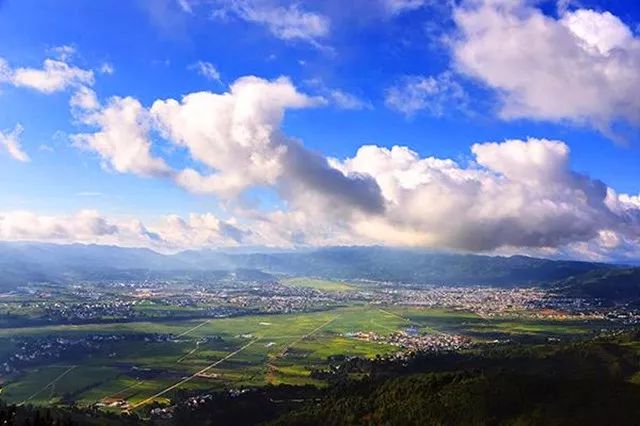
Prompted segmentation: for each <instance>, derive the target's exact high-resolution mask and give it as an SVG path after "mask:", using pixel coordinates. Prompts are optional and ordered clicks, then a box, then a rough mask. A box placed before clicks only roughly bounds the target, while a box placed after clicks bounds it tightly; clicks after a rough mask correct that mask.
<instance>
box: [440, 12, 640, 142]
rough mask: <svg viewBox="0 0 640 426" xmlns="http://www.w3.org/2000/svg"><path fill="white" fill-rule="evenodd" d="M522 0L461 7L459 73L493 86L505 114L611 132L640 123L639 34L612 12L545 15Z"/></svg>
mask: <svg viewBox="0 0 640 426" xmlns="http://www.w3.org/2000/svg"><path fill="white" fill-rule="evenodd" d="M529 4H530V2H525V1H524V0H514V1H506V0H469V1H466V2H463V4H462V5H461V6H459V7H457V8H456V9H455V12H454V20H455V22H456V24H457V27H458V29H459V33H460V34H459V37H458V38H457V39H455V40H454V41H453V43H452V49H453V55H454V57H455V64H456V67H457V68H458V70H459V71H461V72H463V73H465V74H467V75H469V76H471V77H474V78H476V79H478V80H480V81H482V82H483V83H485V84H486V85H487V86H489V87H491V88H493V89H495V90H496V91H497V92H498V93H499V95H500V97H501V101H502V106H501V110H500V115H501V116H502V117H503V118H505V119H513V118H532V119H539V120H550V121H560V120H570V121H574V122H577V123H584V124H587V125H591V126H594V127H596V128H598V129H600V130H601V131H603V132H605V133H606V132H608V129H609V126H610V125H611V123H612V122H616V121H619V120H622V121H626V122H627V123H629V124H631V125H633V126H637V125H639V124H640V97H638V96H637V91H638V87H640V39H639V38H638V37H634V35H633V33H632V32H631V30H630V29H629V27H628V26H627V25H625V24H624V23H623V22H622V21H621V20H620V19H619V18H617V17H615V16H614V15H612V14H611V13H609V12H596V11H593V10H588V9H578V10H568V9H566V10H564V12H563V15H562V17H561V18H560V19H555V18H553V17H550V16H547V15H544V14H543V12H542V11H540V10H539V9H536V8H534V7H532V6H529Z"/></svg>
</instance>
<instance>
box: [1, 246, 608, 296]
mask: <svg viewBox="0 0 640 426" xmlns="http://www.w3.org/2000/svg"><path fill="white" fill-rule="evenodd" d="M618 269H620V267H616V266H613V265H607V264H602V263H591V262H575V261H556V260H549V259H536V258H531V257H526V256H511V257H491V256H479V255H461V254H443V253H433V252H429V251H425V250H412V249H397V248H385V247H334V248H323V249H317V250H300V251H289V252H267V251H263V252H260V253H245V252H234V251H231V252H222V251H217V250H190V251H184V252H181V253H177V254H174V255H163V254H160V253H157V252H154V251H152V250H149V249H138V248H123V247H113V246H99V245H81V244H71V245H56V244H41V243H0V287H3V288H12V287H15V286H17V285H22V284H25V283H27V282H30V281H50V282H68V281H69V280H73V279H144V278H161V277H165V278H171V277H187V278H189V277H190V278H194V277H195V278H198V279H206V278H207V277H208V276H211V277H216V278H220V277H225V276H228V274H227V273H228V272H234V273H236V276H240V277H254V278H255V277H261V279H265V277H269V275H264V274H263V273H266V274H286V275H302V276H315V277H325V278H336V279H345V280H355V279H370V280H381V281H397V282H406V283H418V284H460V285H470V284H482V285H496V286H507V287H508V286H519V285H536V284H544V283H547V284H549V283H554V282H559V281H561V280H568V279H571V278H572V277H578V276H582V275H584V274H587V273H593V274H598V273H600V272H606V271H616V270H618ZM221 271H222V272H221ZM224 271H227V272H224ZM260 271H261V272H260Z"/></svg>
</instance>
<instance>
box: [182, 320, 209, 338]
mask: <svg viewBox="0 0 640 426" xmlns="http://www.w3.org/2000/svg"><path fill="white" fill-rule="evenodd" d="M210 321H211V320H206V321H205V322H203V323H202V324H198V325H196V326H195V327H192V328H190V329H188V330H187V331H183V332H182V333H180V334H178V335H177V336H176V338H178V337H182V336H184V335H187V334H189V333H191V332H192V331H195V330H197V329H199V328H200V327H202V326H204V325H206V324H209V322H210Z"/></svg>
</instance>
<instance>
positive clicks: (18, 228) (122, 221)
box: [0, 210, 251, 251]
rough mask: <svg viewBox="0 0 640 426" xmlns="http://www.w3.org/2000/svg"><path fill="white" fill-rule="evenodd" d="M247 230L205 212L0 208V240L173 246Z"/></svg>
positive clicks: (211, 243)
mask: <svg viewBox="0 0 640 426" xmlns="http://www.w3.org/2000/svg"><path fill="white" fill-rule="evenodd" d="M250 234H251V233H250V232H249V231H243V230H240V229H239V228H237V227H236V226H234V225H233V224H232V223H230V222H229V221H223V220H220V219H218V218H217V217H215V216H213V215H211V214H208V213H206V214H190V215H189V216H188V217H186V218H182V217H180V216H177V215H168V216H164V217H161V218H159V219H158V220H156V221H154V222H152V223H150V224H143V223H142V222H141V221H140V220H138V219H135V218H119V217H106V216H104V215H102V214H100V212H98V211H96V210H80V211H78V212H76V213H73V214H59V215H38V214H35V213H33V212H29V211H9V212H0V240H3V241H47V242H56V243H93V244H116V245H120V246H128V247H150V248H153V249H156V250H160V251H176V250H179V249H184V248H199V247H219V246H233V245H237V244H239V243H240V242H242V241H243V239H244V238H245V237H249V236H250Z"/></svg>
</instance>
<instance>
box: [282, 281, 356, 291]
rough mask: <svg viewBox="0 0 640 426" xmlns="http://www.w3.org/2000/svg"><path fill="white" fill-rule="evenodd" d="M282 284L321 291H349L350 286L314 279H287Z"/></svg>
mask: <svg viewBox="0 0 640 426" xmlns="http://www.w3.org/2000/svg"><path fill="white" fill-rule="evenodd" d="M284 283H285V284H287V285H290V286H293V287H308V288H315V289H317V290H323V291H350V290H354V287H353V286H352V285H349V284H348V283H345V282H342V281H332V280H320V279H316V278H289V279H286V280H284Z"/></svg>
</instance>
